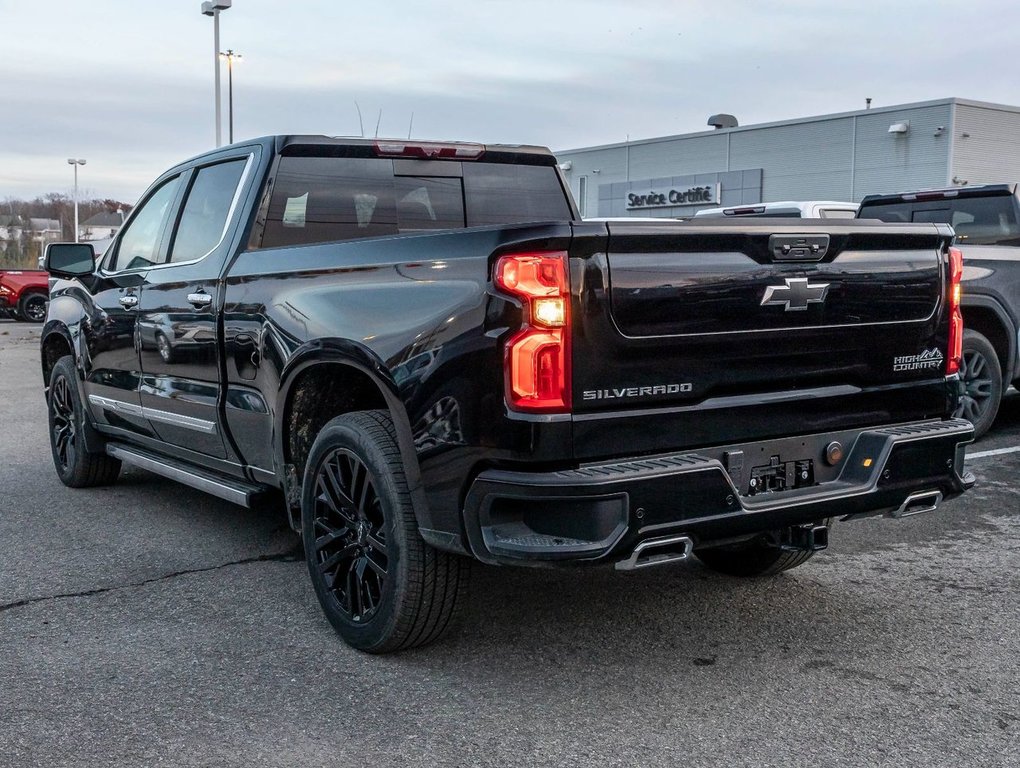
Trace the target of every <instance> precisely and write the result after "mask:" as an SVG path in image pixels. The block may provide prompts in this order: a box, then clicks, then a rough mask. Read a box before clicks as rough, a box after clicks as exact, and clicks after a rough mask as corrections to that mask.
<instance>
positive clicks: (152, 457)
mask: <svg viewBox="0 0 1020 768" xmlns="http://www.w3.org/2000/svg"><path fill="white" fill-rule="evenodd" d="M106 453H107V454H109V455H110V456H112V457H113V458H115V459H120V460H121V461H122V462H124V463H125V464H133V465H134V466H136V467H141V468H142V469H147V470H149V471H150V472H154V473H155V474H157V475H162V476H163V477H167V478H170V479H171V480H176V481H177V482H179V483H183V484H184V485H187V486H190V487H192V488H196V489H198V490H200V491H205V492H206V493H208V494H210V495H212V496H216V497H217V498H220V499H225V500H226V501H230V502H233V503H234V504H240V505H241V506H242V507H251V506H252V504H253V503H254V501H255V499H256V497H258V496H261V495H262V494H263V493H264V492H265V490H266V489H265V488H264V487H263V486H260V485H251V484H248V483H245V482H243V481H240V480H226V479H224V478H222V477H217V476H215V475H213V474H211V473H206V472H203V471H202V470H199V469H195V468H194V467H191V466H188V465H187V464H184V463H183V462H179V461H175V460H174V459H169V458H166V457H165V456H158V455H156V454H154V453H149V452H148V451H143V450H141V449H139V448H134V447H128V446H126V445H122V444H120V443H107V444H106Z"/></svg>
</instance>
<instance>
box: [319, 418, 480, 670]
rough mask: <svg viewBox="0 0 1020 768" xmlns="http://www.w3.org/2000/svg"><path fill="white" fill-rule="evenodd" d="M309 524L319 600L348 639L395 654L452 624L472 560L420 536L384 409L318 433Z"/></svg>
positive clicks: (367, 648)
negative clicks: (442, 549)
mask: <svg viewBox="0 0 1020 768" xmlns="http://www.w3.org/2000/svg"><path fill="white" fill-rule="evenodd" d="M301 531H302V541H303V543H304V548H305V558H306V560H307V563H308V573H309V575H310V576H311V580H312V586H313V587H314V588H315V594H316V596H317V597H318V599H319V604H320V605H321V606H322V610H323V612H324V613H325V614H326V618H328V619H329V622H330V623H331V624H332V625H333V628H334V629H335V630H336V631H337V633H338V634H339V635H340V636H341V637H342V638H343V639H344V640H345V641H346V642H347V643H348V644H349V645H351V646H353V647H354V648H357V649H359V650H362V651H367V652H369V653H390V652H393V651H400V650H405V649H407V648H414V647H417V646H422V645H426V644H428V643H431V642H434V641H435V640H438V639H439V638H440V637H442V636H443V635H444V634H445V633H447V632H448V631H449V630H450V629H451V628H452V627H453V625H454V623H455V620H456V618H457V616H458V614H459V613H460V610H461V608H462V606H463V604H464V602H465V597H466V592H467V581H468V575H469V570H470V563H469V561H468V560H466V559H464V558H461V557H458V556H456V555H452V554H449V553H446V552H441V551H439V550H437V549H435V548H433V547H431V546H429V545H428V544H426V543H425V541H424V540H423V539H422V538H421V535H420V534H419V533H418V526H417V522H416V520H415V516H414V510H413V508H412V504H411V495H410V493H409V491H408V488H407V481H406V479H405V476H404V467H403V462H402V460H401V456H400V450H399V448H398V446H397V439H396V433H395V431H394V429H393V423H392V421H391V419H390V417H389V414H387V413H386V412H384V411H359V412H356V413H349V414H345V415H343V416H338V417H337V418H335V419H333V420H332V421H330V422H329V423H328V424H326V426H325V427H323V428H322V431H321V432H319V434H318V436H317V437H316V438H315V442H314V443H313V444H312V450H311V453H310V454H309V456H308V461H307V463H306V465H305V472H304V481H303V484H302V491H301Z"/></svg>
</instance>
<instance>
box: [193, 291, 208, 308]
mask: <svg viewBox="0 0 1020 768" xmlns="http://www.w3.org/2000/svg"><path fill="white" fill-rule="evenodd" d="M188 303H189V304H191V305H192V306H193V307H195V308H196V309H198V308H200V307H208V306H209V305H210V304H212V296H210V295H209V294H208V293H204V292H203V293H189V294H188Z"/></svg>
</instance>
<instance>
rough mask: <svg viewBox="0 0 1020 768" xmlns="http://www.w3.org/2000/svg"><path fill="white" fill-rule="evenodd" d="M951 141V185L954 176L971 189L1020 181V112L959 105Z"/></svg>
mask: <svg viewBox="0 0 1020 768" xmlns="http://www.w3.org/2000/svg"><path fill="white" fill-rule="evenodd" d="M965 134H967V135H965ZM952 140H953V142H954V152H953V168H952V174H950V178H949V179H948V180H947V181H950V183H951V180H952V177H953V176H955V177H956V178H957V179H959V180H960V181H961V182H962V181H966V182H967V183H968V184H971V185H974V184H997V183H1004V182H1015V181H1020V151H1018V147H1020V112H1013V111H1009V110H1002V109H989V108H986V107H970V106H965V105H963V104H960V105H958V106H957V107H956V125H955V127H954V129H953V137H952Z"/></svg>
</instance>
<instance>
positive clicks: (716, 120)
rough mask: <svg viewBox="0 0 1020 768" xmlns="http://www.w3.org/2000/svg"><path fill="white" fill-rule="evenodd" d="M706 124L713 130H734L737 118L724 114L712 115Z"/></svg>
mask: <svg viewBox="0 0 1020 768" xmlns="http://www.w3.org/2000/svg"><path fill="white" fill-rule="evenodd" d="M708 124H709V125H711V126H712V127H713V128H736V127H737V118H735V117H734V116H733V115H727V114H726V113H725V112H721V113H719V114H718V115H712V116H711V117H710V118H708Z"/></svg>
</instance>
